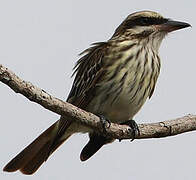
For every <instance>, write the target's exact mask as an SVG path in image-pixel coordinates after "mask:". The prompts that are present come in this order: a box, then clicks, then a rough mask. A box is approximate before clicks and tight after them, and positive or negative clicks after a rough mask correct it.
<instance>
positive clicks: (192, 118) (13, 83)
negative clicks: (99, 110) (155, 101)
mask: <svg viewBox="0 0 196 180" xmlns="http://www.w3.org/2000/svg"><path fill="white" fill-rule="evenodd" d="M0 81H1V82H3V83H4V84H6V85H8V86H9V87H10V88H11V89H12V90H14V91H15V92H16V93H20V94H22V95H24V96H25V97H26V98H28V99H29V100H30V101H32V102H36V103H38V104H40V105H41V106H43V107H44V108H46V109H48V110H50V111H52V112H54V113H57V114H59V115H66V116H69V117H72V118H73V120H74V121H76V122H78V123H82V124H84V125H86V126H89V127H91V128H92V129H94V130H96V131H98V132H101V133H105V135H107V136H111V137H113V138H115V139H132V138H133V135H132V130H130V128H129V127H128V126H126V125H118V124H114V123H111V125H110V127H108V128H106V129H105V131H103V127H102V126H103V124H102V122H101V121H100V119H99V117H97V116H95V115H94V114H92V113H89V112H86V111H84V110H82V109H79V108H78V107H75V106H73V105H72V104H70V103H67V102H64V101H62V100H60V99H58V98H55V97H53V96H51V95H50V94H48V93H47V92H45V91H44V90H42V89H40V88H38V87H36V86H34V85H32V84H31V83H30V82H26V81H24V80H22V79H20V78H19V77H18V76H16V75H15V74H14V73H13V72H12V71H10V70H8V69H7V68H6V67H3V66H2V65H0ZM139 130H140V135H139V136H138V135H136V139H144V138H161V137H166V136H173V135H177V134H181V133H184V132H188V131H193V130H196V115H187V116H184V117H181V118H177V119H173V120H168V121H163V122H158V123H149V124H139Z"/></svg>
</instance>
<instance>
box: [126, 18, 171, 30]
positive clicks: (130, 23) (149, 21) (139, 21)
mask: <svg viewBox="0 0 196 180" xmlns="http://www.w3.org/2000/svg"><path fill="white" fill-rule="evenodd" d="M167 21H168V19H164V18H154V17H138V18H135V19H130V20H127V21H126V22H125V26H126V27H127V28H132V27H134V26H150V25H154V24H163V23H166V22H167Z"/></svg>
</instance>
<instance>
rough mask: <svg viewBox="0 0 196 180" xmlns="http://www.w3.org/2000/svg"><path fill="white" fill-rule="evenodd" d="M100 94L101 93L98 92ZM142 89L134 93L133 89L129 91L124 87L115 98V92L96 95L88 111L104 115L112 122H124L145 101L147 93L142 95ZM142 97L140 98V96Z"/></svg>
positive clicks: (130, 117) (131, 116)
mask: <svg viewBox="0 0 196 180" xmlns="http://www.w3.org/2000/svg"><path fill="white" fill-rule="evenodd" d="M100 94H102V93H100ZM143 94H144V89H141V90H140V91H138V92H137V94H135V92H134V91H132V92H129V88H127V89H124V90H123V91H122V92H121V93H120V94H119V95H118V97H117V98H116V93H110V95H109V96H108V97H107V94H105V97H104V96H99V95H98V96H97V97H96V98H94V101H92V102H91V103H90V109H89V111H91V112H93V113H95V114H97V115H104V116H105V117H106V118H107V119H109V120H110V121H111V122H114V123H120V122H125V121H127V120H130V119H132V118H133V116H134V115H135V114H136V113H137V112H138V111H139V110H140V108H141V107H142V105H143V104H144V103H145V101H146V99H147V97H148V95H147V93H146V95H144V96H143ZM141 97H142V98H141Z"/></svg>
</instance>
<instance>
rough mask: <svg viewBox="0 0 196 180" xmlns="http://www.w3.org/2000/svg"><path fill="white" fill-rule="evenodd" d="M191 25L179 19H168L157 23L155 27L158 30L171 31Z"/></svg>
mask: <svg viewBox="0 0 196 180" xmlns="http://www.w3.org/2000/svg"><path fill="white" fill-rule="evenodd" d="M190 26H191V25H190V24H188V23H185V22H179V21H173V20H170V19H169V20H168V21H167V22H166V23H163V24H160V25H157V29H158V30H159V31H165V32H172V31H176V30H178V29H182V28H186V27H190Z"/></svg>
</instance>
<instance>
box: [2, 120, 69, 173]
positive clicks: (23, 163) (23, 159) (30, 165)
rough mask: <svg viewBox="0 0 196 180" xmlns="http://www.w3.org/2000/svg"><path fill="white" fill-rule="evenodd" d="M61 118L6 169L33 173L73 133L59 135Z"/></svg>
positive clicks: (5, 169)
mask: <svg viewBox="0 0 196 180" xmlns="http://www.w3.org/2000/svg"><path fill="white" fill-rule="evenodd" d="M58 127H59V120H58V121H57V122H55V123H54V124H53V125H52V126H50V127H49V128H48V129H47V130H46V131H44V132H43V133H42V134H41V135H40V136H39V137H37V138H36V139H35V140H34V141H33V142H32V143H31V144H30V145H28V146H27V147H26V148H25V149H24V150H23V151H21V152H20V153H19V154H18V155H17V156H16V157H15V158H13V159H12V160H11V161H10V162H9V163H8V164H7V165H6V166H5V167H4V169H3V170H4V171H7V172H14V171H17V170H20V171H21V172H22V173H23V174H33V173H34V172H35V171H36V170H37V169H38V168H39V167H40V166H41V165H42V163H43V162H44V161H46V160H47V158H48V157H49V155H51V154H52V153H53V152H54V151H55V150H56V149H57V148H58V147H59V146H60V145H61V144H62V143H63V142H64V141H65V140H66V139H68V138H69V137H70V136H71V135H72V133H71V132H67V133H64V135H63V138H62V136H61V137H58V130H59V129H58Z"/></svg>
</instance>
